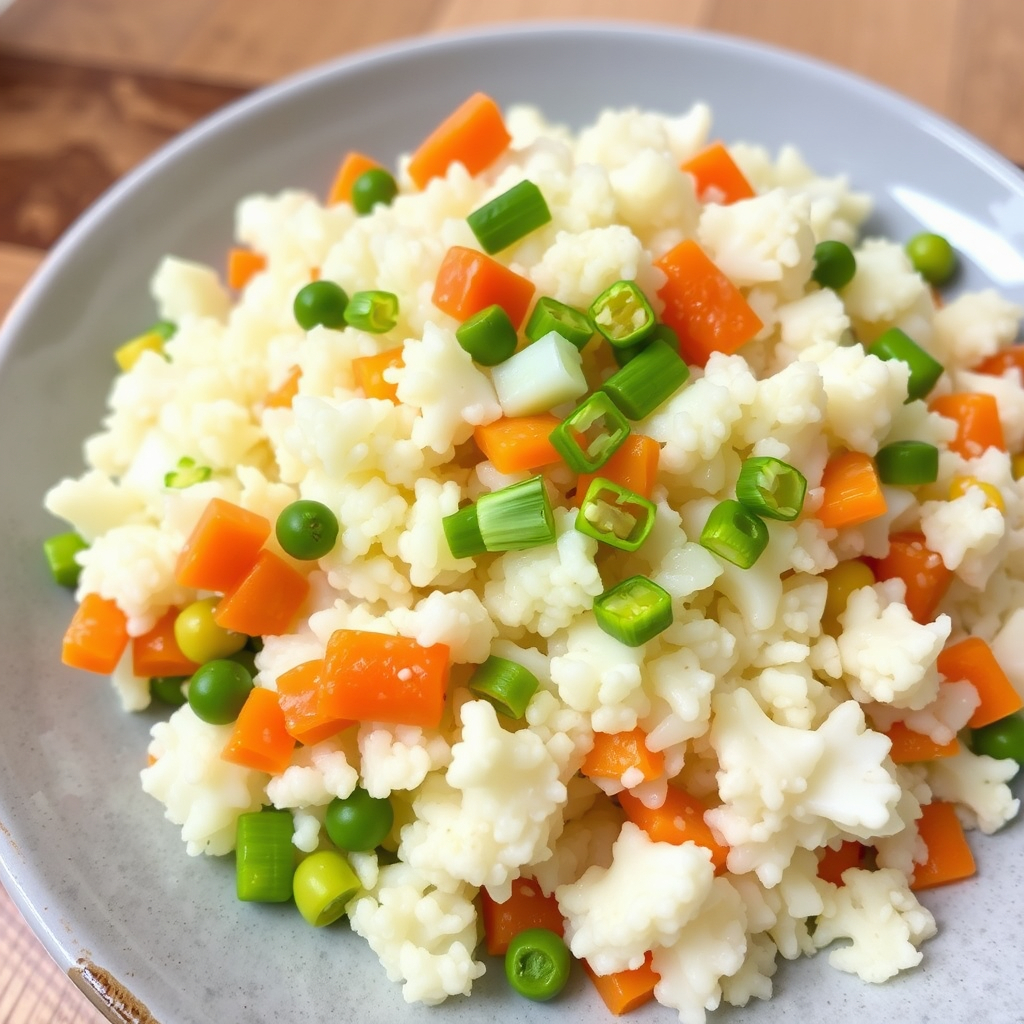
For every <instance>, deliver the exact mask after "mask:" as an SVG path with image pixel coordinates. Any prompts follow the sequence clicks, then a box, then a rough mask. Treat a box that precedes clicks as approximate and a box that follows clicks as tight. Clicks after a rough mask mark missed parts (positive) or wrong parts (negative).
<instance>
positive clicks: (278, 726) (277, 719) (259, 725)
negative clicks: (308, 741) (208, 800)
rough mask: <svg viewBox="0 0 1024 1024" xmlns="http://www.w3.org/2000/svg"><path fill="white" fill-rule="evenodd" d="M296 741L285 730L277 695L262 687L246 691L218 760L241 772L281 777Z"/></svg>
mask: <svg viewBox="0 0 1024 1024" xmlns="http://www.w3.org/2000/svg"><path fill="white" fill-rule="evenodd" d="M294 749H295V737H294V736H290V735H289V734H288V731H287V730H286V729H285V727H284V712H282V711H281V705H280V704H278V702H277V694H276V693H274V691H273V690H268V689H266V688H264V687H262V686H257V687H255V688H253V689H252V690H250V691H249V696H248V697H246V698H245V703H244V704H243V705H242V710H241V711H240V712H239V713H238V718H236V719H235V724H234V728H233V729H232V730H231V737H230V739H229V740H228V742H227V745H226V746H225V747H224V750H223V751H222V752H221V755H220V756H221V757H222V758H223V759H224V760H225V761H230V762H231V763H232V764H240V765H242V767H244V768H255V769H256V771H258V772H269V773H270V774H271V775H280V774H281V772H283V771H284V770H285V768H287V767H288V765H289V764H290V763H291V760H292V751H293V750H294Z"/></svg>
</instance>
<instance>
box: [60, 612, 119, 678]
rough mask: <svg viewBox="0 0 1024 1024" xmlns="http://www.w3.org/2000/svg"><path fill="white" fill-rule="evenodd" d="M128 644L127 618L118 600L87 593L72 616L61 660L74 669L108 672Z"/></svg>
mask: <svg viewBox="0 0 1024 1024" xmlns="http://www.w3.org/2000/svg"><path fill="white" fill-rule="evenodd" d="M127 646H128V620H127V619H126V618H125V614H124V612H123V611H121V609H120V608H118V607H117V603H116V602H115V601H111V600H109V599H108V598H105V597H100V595H99V594H86V595H85V597H83V598H82V603H81V604H80V605H79V606H78V608H77V609H76V610H75V614H74V615H73V616H72V617H71V623H70V625H69V626H68V628H67V632H65V634H64V642H63V644H62V645H61V661H63V662H64V664H65V665H69V666H70V667H71V668H81V669H85V671H86V672H101V673H103V674H104V675H109V674H110V673H111V672H113V671H114V669H115V668H117V663H118V662H119V661H120V660H121V655H122V654H124V652H125V649H126V648H127Z"/></svg>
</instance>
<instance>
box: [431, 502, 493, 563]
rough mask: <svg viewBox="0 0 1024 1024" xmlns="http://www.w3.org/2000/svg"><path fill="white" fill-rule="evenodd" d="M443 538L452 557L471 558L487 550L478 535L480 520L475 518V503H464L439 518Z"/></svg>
mask: <svg viewBox="0 0 1024 1024" xmlns="http://www.w3.org/2000/svg"><path fill="white" fill-rule="evenodd" d="M441 529H443V530H444V538H445V540H446V541H448V550H449V551H450V552H451V553H452V558H472V557H473V556H474V555H482V554H483V553H484V552H485V551H486V550H487V545H486V544H484V539H483V537H481V536H480V522H479V519H478V518H477V511H476V505H466V506H465V507H464V508H460V509H459V510H458V512H453V513H452V514H451V515H450V516H445V517H444V518H443V519H442V520H441Z"/></svg>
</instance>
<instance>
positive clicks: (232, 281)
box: [228, 248, 267, 288]
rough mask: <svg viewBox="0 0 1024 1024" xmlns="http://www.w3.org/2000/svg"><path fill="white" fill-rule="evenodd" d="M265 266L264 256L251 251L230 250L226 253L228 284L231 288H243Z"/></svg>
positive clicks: (265, 259)
mask: <svg viewBox="0 0 1024 1024" xmlns="http://www.w3.org/2000/svg"><path fill="white" fill-rule="evenodd" d="M266 265H267V258H266V256H263V255H261V254H260V253H258V252H253V251H252V249H238V248H234V249H231V250H230V252H228V284H229V285H230V286H231V287H232V288H244V287H245V286H246V285H247V284H248V283H249V282H250V281H251V280H252V279H253V278H254V277H255V276H256V275H257V274H258V273H259V272H260V271H261V270H263V269H264V268H265V267H266Z"/></svg>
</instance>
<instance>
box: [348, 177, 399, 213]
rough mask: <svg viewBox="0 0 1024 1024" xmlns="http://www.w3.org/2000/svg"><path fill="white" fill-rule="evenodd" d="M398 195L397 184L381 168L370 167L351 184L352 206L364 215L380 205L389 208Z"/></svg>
mask: <svg viewBox="0 0 1024 1024" xmlns="http://www.w3.org/2000/svg"><path fill="white" fill-rule="evenodd" d="M397 195H398V184H397V183H396V181H395V179H394V178H393V177H392V176H391V175H390V174H389V173H388V172H387V171H386V170H384V168H383V167H371V168H370V169H369V170H368V171H363V173H362V174H360V175H359V177H358V178H356V180H355V181H354V182H352V206H353V207H355V211H356V213H358V214H360V215H361V216H362V215H365V214H367V213H370V212H371V211H372V210H373V208H374V207H375V206H376V205H377V204H378V203H381V204H382V205H384V206H390V205H391V203H392V200H394V198H395V196H397Z"/></svg>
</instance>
